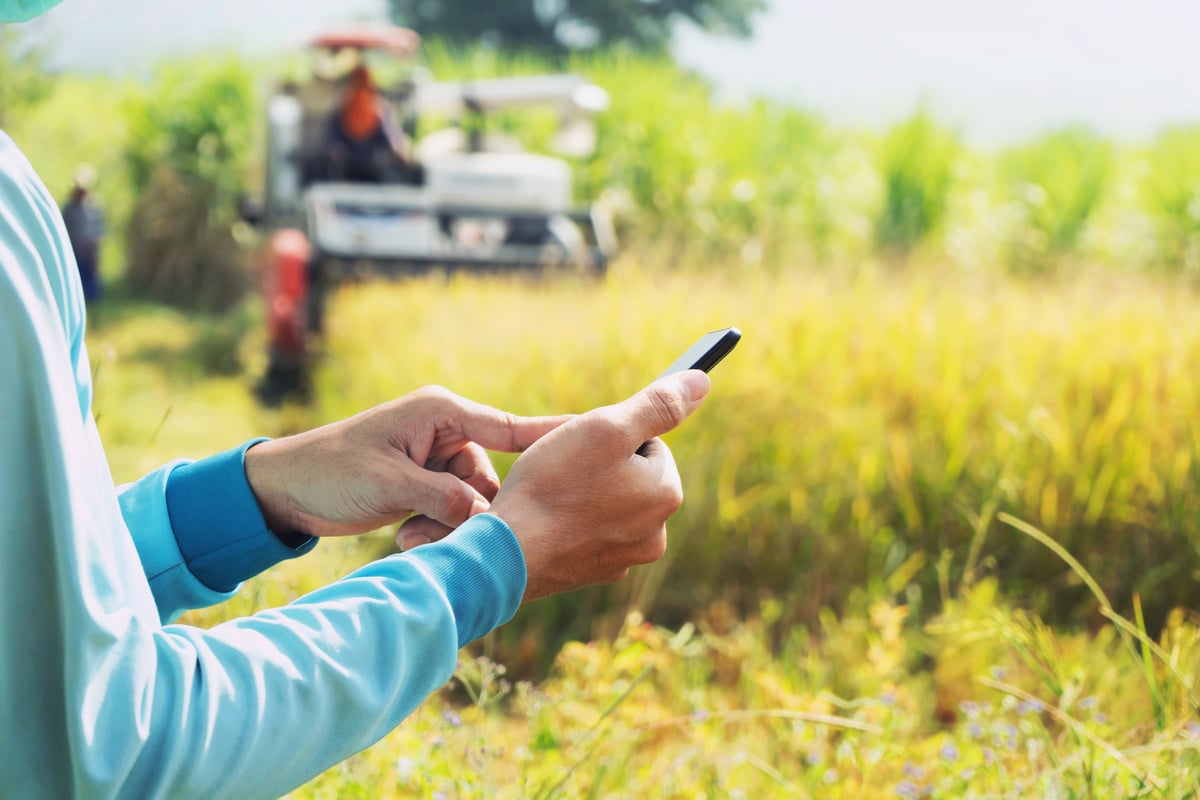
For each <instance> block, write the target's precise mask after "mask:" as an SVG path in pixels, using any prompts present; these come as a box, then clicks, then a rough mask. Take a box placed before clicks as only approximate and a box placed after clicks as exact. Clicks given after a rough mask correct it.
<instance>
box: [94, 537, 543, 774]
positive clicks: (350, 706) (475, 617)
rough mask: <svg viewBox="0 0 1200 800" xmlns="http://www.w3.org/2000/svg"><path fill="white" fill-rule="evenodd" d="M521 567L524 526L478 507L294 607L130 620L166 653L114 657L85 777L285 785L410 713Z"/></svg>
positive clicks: (148, 646)
mask: <svg viewBox="0 0 1200 800" xmlns="http://www.w3.org/2000/svg"><path fill="white" fill-rule="evenodd" d="M523 577H524V562H523V561H522V559H521V554H520V550H519V547H518V546H517V544H516V541H515V539H513V537H512V534H511V533H510V532H508V530H507V528H506V527H505V526H504V525H503V523H500V522H499V521H498V520H495V519H494V518H491V517H484V518H476V520H473V521H472V522H470V523H468V524H467V525H466V526H463V528H461V529H460V530H459V531H456V532H455V533H454V534H452V535H451V537H449V538H448V539H447V541H446V542H443V543H438V544H435V545H429V546H427V547H425V548H422V549H421V551H418V552H414V553H413V554H410V555H405V556H397V557H392V558H389V559H385V560H383V561H379V562H376V563H374V564H371V565H369V566H367V567H365V568H363V569H361V570H359V571H357V572H355V573H353V574H352V575H350V576H348V577H347V578H345V579H343V580H341V581H338V582H337V583H335V584H332V585H330V586H328V587H326V588H324V589H321V590H319V591H317V592H314V593H313V594H310V595H308V596H306V597H304V598H302V599H300V600H298V601H296V602H295V603H292V604H291V605H289V606H287V607H284V608H280V609H275V610H271V611H265V612H262V613H260V614H256V615H254V616H252V617H247V618H243V619H239V620H234V621H231V622H228V623H225V624H223V625H220V626H217V627H216V628H213V629H212V630H209V631H203V630H199V629H196V628H190V627H186V626H177V625H169V626H166V627H164V628H161V629H160V630H158V631H155V632H153V634H152V635H151V636H149V637H146V636H139V635H138V632H137V631H135V630H130V631H128V632H127V636H128V637H130V644H131V645H132V650H133V651H135V652H141V655H140V657H138V658H137V659H135V661H136V662H137V663H143V662H149V660H150V659H153V663H154V664H155V668H154V670H153V674H152V675H150V674H139V671H138V670H136V669H132V668H130V669H121V670H118V671H114V673H113V674H114V676H120V678H119V682H118V683H117V684H116V685H112V684H110V685H108V686H106V688H105V693H104V696H105V698H106V699H105V703H104V706H103V708H102V710H101V712H100V713H99V714H98V716H97V717H96V718H94V719H90V720H89V719H84V720H81V723H82V724H83V725H85V726H89V725H90V726H94V727H95V729H97V730H101V731H105V734H106V735H105V736H104V737H102V738H103V741H101V739H100V738H98V739H97V741H96V747H95V748H93V749H91V750H90V751H89V752H87V753H84V754H81V755H84V756H85V759H86V761H85V762H84V763H86V764H87V765H88V767H89V769H90V770H92V771H93V772H92V774H91V775H89V778H92V779H94V780H95V781H96V785H97V786H106V785H108V786H111V785H120V786H121V787H122V791H121V793H120V794H121V795H122V796H131V797H133V796H136V797H139V798H143V797H146V798H148V797H160V796H161V797H171V798H187V797H206V798H207V797H215V796H231V795H236V796H238V797H243V798H254V797H264V798H266V797H276V796H278V795H279V794H282V793H283V792H285V791H288V790H289V789H291V788H294V787H295V786H298V785H300V784H301V783H303V782H305V781H307V780H309V779H310V778H312V777H313V776H315V775H317V774H319V773H320V772H322V771H323V770H325V769H327V768H328V767H330V766H332V765H333V764H336V763H337V762H339V761H340V760H342V759H344V758H346V757H348V756H349V755H351V754H353V753H355V752H357V751H359V750H361V749H363V748H364V747H366V746H368V745H370V744H371V743H373V742H375V741H376V740H378V739H379V738H380V737H382V736H383V735H384V734H386V733H387V732H388V731H390V730H391V729H392V728H394V727H395V726H396V725H397V724H399V723H400V721H401V720H403V719H404V717H406V716H407V715H408V714H409V713H411V711H412V710H413V709H414V708H416V706H417V705H418V704H420V703H421V702H422V701H423V700H424V699H425V698H426V697H427V696H428V695H429V693H430V692H432V691H434V690H435V689H437V688H438V687H439V686H441V685H442V684H443V683H445V681H446V680H447V679H448V678H449V677H450V676H451V674H452V673H453V670H454V666H455V661H456V657H457V655H456V654H457V651H458V649H459V647H461V646H462V645H464V644H466V643H467V642H469V641H470V640H472V639H474V638H476V637H478V636H480V635H483V634H484V633H486V632H488V631H490V630H491V629H492V628H493V627H495V626H496V625H499V624H501V623H502V622H504V621H505V620H506V619H507V618H508V617H510V616H511V614H512V613H513V611H514V610H515V609H516V607H517V604H518V603H519V599H520V596H521V593H522V592H523V590H524V580H523ZM514 578H517V579H518V580H514ZM122 649H124V648H122ZM130 666H131V667H132V666H133V665H132V664H131V665H130ZM147 701H148V702H147ZM139 706H140V708H141V711H142V713H143V715H144V718H143V725H141V726H137V725H135V724H134V723H135V721H136V719H137V716H136V713H134V712H136V710H137V709H138V707H139ZM117 764H127V765H128V768H127V770H126V771H125V772H124V774H111V772H110V770H111V769H112V765H117ZM106 773H107V774H106Z"/></svg>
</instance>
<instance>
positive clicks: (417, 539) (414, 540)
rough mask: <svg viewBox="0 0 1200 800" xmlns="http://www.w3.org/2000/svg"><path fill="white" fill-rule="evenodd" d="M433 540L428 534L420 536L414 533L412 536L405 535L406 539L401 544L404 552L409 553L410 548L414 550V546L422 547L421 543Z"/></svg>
mask: <svg viewBox="0 0 1200 800" xmlns="http://www.w3.org/2000/svg"><path fill="white" fill-rule="evenodd" d="M432 541H433V540H432V539H430V538H429V537H428V536H418V535H416V534H413V535H410V536H405V537H404V541H403V542H402V543H401V544H400V547H401V548H402V549H403V550H404V552H406V553H407V552H408V551H409V550H412V549H413V548H414V547H420V546H421V545H423V544H429V543H430V542H432Z"/></svg>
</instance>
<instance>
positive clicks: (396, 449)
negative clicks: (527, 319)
mask: <svg viewBox="0 0 1200 800" xmlns="http://www.w3.org/2000/svg"><path fill="white" fill-rule="evenodd" d="M568 419H570V417H567V416H562V417H518V416H515V415H513V414H508V413H505V412H503V411H498V410H497V409H494V408H490V407H488V406H484V405H480V404H479V403H473V402H471V401H470V400H466V399H464V398H462V397H459V396H458V395H456V394H454V393H452V392H450V391H448V390H446V389H443V388H441V387H438V386H427V387H425V388H423V389H418V390H417V391H415V392H413V393H411V394H409V395H406V396H404V397H402V398H400V399H398V400H393V401H392V402H390V403H384V404H383V405H380V406H377V407H375V408H372V409H370V410H368V411H364V412H362V413H361V414H357V415H355V416H353V417H350V418H348V419H344V420H342V421H340V422H335V423H332V424H330V425H325V426H323V427H320V428H315V429H313V430H311V431H308V432H306V433H301V434H297V435H295V436H288V437H285V438H282V439H275V440H273V441H269V442H263V443H261V444H258V445H255V446H254V447H251V448H250V449H249V450H247V451H246V478H247V480H248V481H249V482H250V488H251V489H252V490H253V492H254V495H255V497H256V498H257V499H258V503H259V506H260V508H261V509H262V512H263V517H264V518H265V519H266V521H267V526H268V527H269V528H270V529H271V530H273V531H276V532H279V533H284V532H290V531H295V532H298V533H305V534H308V535H310V536H346V535H349V534H355V533H362V532H364V531H369V530H373V529H375V528H378V527H381V526H383V525H388V524H391V523H394V522H398V521H400V520H402V519H405V518H406V517H410V515H413V514H416V515H417V516H412V517H411V518H410V519H408V521H407V522H405V523H404V525H402V526H401V529H400V532H399V533H398V534H397V537H396V538H397V541H398V542H400V543H401V544H402V546H406V547H413V546H415V545H417V544H421V543H424V542H427V541H432V540H434V539H439V538H441V537H443V536H445V535H446V533H447V532H449V531H450V530H451V529H453V528H454V527H457V526H458V525H461V524H462V523H463V522H465V521H466V520H467V519H468V518H469V517H471V516H474V515H475V514H479V513H482V512H484V511H487V510H488V507H489V504H490V502H491V500H492V498H494V497H495V496H496V491H497V490H498V489H499V487H500V481H499V479H498V478H497V477H496V471H495V469H494V468H493V467H492V464H491V461H490V460H489V459H488V456H487V453H486V451H485V448H486V449H487V450H495V451H500V452H508V453H517V452H521V451H522V450H524V449H525V448H527V447H529V446H530V445H531V444H533V443H534V442H536V441H537V440H538V439H539V438H540V437H542V436H543V435H544V434H546V433H548V432H549V431H551V430H553V429H554V428H556V427H558V426H559V425H561V424H562V423H563V422H565V421H566V420H568Z"/></svg>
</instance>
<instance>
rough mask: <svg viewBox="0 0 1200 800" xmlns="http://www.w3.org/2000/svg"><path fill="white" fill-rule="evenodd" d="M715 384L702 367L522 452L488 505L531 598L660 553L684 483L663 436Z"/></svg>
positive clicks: (599, 578)
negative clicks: (510, 536) (521, 562)
mask: <svg viewBox="0 0 1200 800" xmlns="http://www.w3.org/2000/svg"><path fill="white" fill-rule="evenodd" d="M709 387H710V383H709V380H708V376H707V375H705V374H704V373H703V372H700V371H698V370H688V371H686V372H681V373H679V374H677V375H673V376H671V377H669V378H664V379H662V380H660V381H657V382H655V383H653V384H651V385H650V386H648V387H647V388H645V389H643V390H642V391H641V392H639V393H637V394H636V395H634V396H633V397H631V398H629V399H628V400H625V401H624V402H621V403H618V404H616V405H612V406H604V407H602V408H597V409H593V410H592V411H589V412H587V413H586V414H582V415H580V416H578V417H576V418H574V419H571V420H570V421H568V422H566V423H565V424H563V425H562V426H561V427H558V428H556V429H555V430H553V431H550V432H549V433H547V434H546V435H544V436H542V437H541V438H540V439H538V440H537V441H536V442H534V443H533V444H532V446H531V447H530V448H529V449H528V450H526V451H525V452H524V453H523V454H522V455H521V456H520V457H519V458H518V459H517V461H516V463H514V464H513V467H512V470H511V471H510V472H509V474H508V477H507V479H506V480H505V481H504V483H503V484H502V485H501V487H500V492H499V493H498V494H497V495H496V498H495V500H494V501H493V502H492V505H491V508H490V509H489V510H490V512H491V513H492V514H495V515H496V516H498V517H500V519H502V520H504V521H505V522H506V523H507V524H508V526H509V527H510V528H511V529H512V530H513V533H515V534H516V537H517V541H518V542H519V543H520V545H521V550H522V552H523V553H524V554H525V563H526V568H527V572H528V576H529V581H528V584H527V586H526V589H525V600H526V601H528V600H536V599H538V598H541V597H546V596H548V595H551V594H557V593H559V592H565V591H570V590H572V589H578V588H581V587H584V586H589V585H592V584H597V583H614V582H616V581H618V580H620V579H621V578H623V577H625V575H627V574H628V572H629V568H630V567H631V566H633V565H635V564H648V563H650V562H652V561H657V560H658V559H659V558H661V557H662V555H663V553H664V552H665V551H666V546H667V530H666V521H667V518H668V517H670V516H671V515H672V514H674V513H675V512H676V511H677V510H678V509H679V506H680V504H681V503H682V502H683V489H682V487H681V484H680V480H679V471H678V470H677V469H676V467H675V461H674V459H673V458H672V457H671V451H670V450H668V449H667V446H666V445H665V444H664V443H663V442H662V440H661V439H658V438H657V437H658V436H660V435H662V434H664V433H666V432H668V431H670V430H673V429H674V428H675V427H677V426H678V425H679V424H680V423H682V422H683V421H684V420H685V419H687V417H688V415H690V414H691V413H692V412H693V411H695V410H696V409H697V408H698V407H699V406H700V404H701V402H702V401H703V400H704V397H705V395H707V394H708V390H709Z"/></svg>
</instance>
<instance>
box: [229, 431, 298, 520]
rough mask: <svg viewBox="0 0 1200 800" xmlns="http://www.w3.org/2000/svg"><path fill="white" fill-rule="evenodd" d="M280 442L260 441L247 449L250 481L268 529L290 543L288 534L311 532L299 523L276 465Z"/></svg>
mask: <svg viewBox="0 0 1200 800" xmlns="http://www.w3.org/2000/svg"><path fill="white" fill-rule="evenodd" d="M279 449H280V445H279V443H278V442H276V441H274V440H268V441H264V442H259V443H258V444H256V445H253V446H252V447H250V448H249V449H248V450H246V460H245V462H244V465H245V469H246V482H247V483H248V484H249V485H250V491H251V492H252V493H253V494H254V499H255V501H257V502H258V508H259V511H261V512H262V515H263V520H264V521H265V522H266V523H267V529H268V530H270V531H271V532H272V533H274V534H275V535H276V536H278V537H280V539H281V540H282V541H284V543H285V544H286V543H287V539H288V537H296V538H300V537H307V536H308V535H309V534H308V532H307V531H304V530H302V529H301V528H300V526H299V525H298V524H296V514H295V512H294V504H293V503H292V501H291V498H290V497H289V495H288V492H287V487H286V485H285V484H284V483H283V481H281V480H280V474H281V473H280V470H278V469H277V468H276V467H275V465H276V464H277V463H278V461H277V456H278V451H279Z"/></svg>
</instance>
